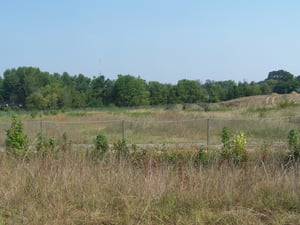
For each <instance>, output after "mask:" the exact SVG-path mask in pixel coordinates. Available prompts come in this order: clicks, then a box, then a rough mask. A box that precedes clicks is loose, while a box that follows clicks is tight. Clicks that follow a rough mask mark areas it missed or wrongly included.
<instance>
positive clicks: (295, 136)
mask: <svg viewBox="0 0 300 225" xmlns="http://www.w3.org/2000/svg"><path fill="white" fill-rule="evenodd" d="M16 121H19V120H18V118H13V120H12V124H14V123H15V122H16ZM19 125H22V123H19ZM13 127H14V126H12V128H13ZM18 131H20V130H18ZM16 133H17V134H18V135H19V136H23V135H25V134H24V132H23V131H22V130H21V132H16ZM9 134H10V132H8V133H7V138H8V137H9V136H8V135H9ZM220 139H222V142H223V148H222V149H221V150H218V149H214V148H204V147H200V148H199V147H197V146H189V147H188V148H184V147H180V146H176V147H174V146H171V147H170V146H167V145H162V146H154V147H150V146H145V147H138V146H136V145H129V144H127V142H126V140H119V141H117V142H116V143H112V145H109V144H110V143H108V140H107V138H106V137H105V135H103V134H98V135H97V136H96V137H95V139H94V146H93V147H91V149H90V150H89V151H87V152H85V151H77V150H73V149H72V148H71V147H70V146H69V145H68V137H67V136H66V135H64V137H62V139H61V140H54V139H51V138H47V137H45V136H42V135H41V134H39V135H38V138H37V141H36V142H35V143H34V145H33V144H31V145H30V146H29V147H28V148H27V147H26V148H23V149H20V155H22V156H24V154H23V153H24V152H27V153H28V152H29V151H30V152H31V154H27V156H30V157H22V158H20V157H19V154H18V155H17V156H16V155H14V154H5V153H1V154H0V165H1V170H0V177H1V185H0V196H1V203H0V224H30V225H34V224H58V225H59V224H64V225H66V224H154V225H155V224H224V225H225V224H237V225H238V224H256V225H259V224H275V225H277V224H278V225H279V224H299V223H300V201H299V197H300V183H299V166H300V164H299V161H298V160H297V159H298V158H296V156H297V153H295V152H297V151H298V149H299V132H298V131H297V130H291V131H290V132H289V133H288V134H287V143H288V151H285V149H281V150H278V149H276V151H275V149H273V147H272V146H268V145H262V146H257V148H255V149H252V150H251V151H248V150H247V149H246V145H245V144H246V141H247V136H246V134H245V133H244V132H242V131H240V132H237V133H235V132H233V131H230V130H229V129H228V128H223V132H222V134H220ZM22 140H23V139H14V141H12V143H13V146H15V145H16V146H17V143H14V142H21V143H22ZM224 152H226V153H224ZM7 153H10V150H9V148H8V151H7ZM245 154H246V157H245ZM291 154H292V155H293V158H292V159H291V160H287V159H289V156H290V155H291Z"/></svg>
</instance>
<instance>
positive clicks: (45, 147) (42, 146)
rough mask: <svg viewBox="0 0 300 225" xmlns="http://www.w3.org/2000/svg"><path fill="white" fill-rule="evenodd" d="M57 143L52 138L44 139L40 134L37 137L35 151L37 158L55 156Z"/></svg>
mask: <svg viewBox="0 0 300 225" xmlns="http://www.w3.org/2000/svg"><path fill="white" fill-rule="evenodd" d="M56 146H57V142H56V141H55V140H54V139H53V138H46V137H45V136H44V135H43V134H42V133H38V135H37V143H36V151H37V154H38V155H39V156H41V157H42V158H45V157H47V156H49V155H55V154H56V153H57V152H56V151H55V147H56Z"/></svg>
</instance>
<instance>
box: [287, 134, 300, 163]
mask: <svg viewBox="0 0 300 225" xmlns="http://www.w3.org/2000/svg"><path fill="white" fill-rule="evenodd" d="M299 135H300V132H299V130H295V129H292V130H290V131H289V133H288V136H287V138H288V149H289V150H290V155H289V158H290V159H293V160H298V159H299V157H300V136H299Z"/></svg>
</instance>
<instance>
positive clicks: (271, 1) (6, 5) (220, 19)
mask: <svg viewBox="0 0 300 225" xmlns="http://www.w3.org/2000/svg"><path fill="white" fill-rule="evenodd" d="M299 9H300V1H298V0H185V1H183V0H181V1H179V0H126V1H125V0H122V1H121V0H109V1H108V0H106V1H104V0H51V1H50V0H44V1H41V0H26V1H23V0H9V1H8V0H2V1H0V29H1V35H0V74H2V73H3V72H4V71H5V69H10V68H16V67H19V66H34V67H39V68H40V69H41V70H43V71H49V72H51V73H53V72H58V73H63V72H64V71H66V72H68V73H70V74H71V75H75V74H79V73H82V74H84V75H86V76H89V77H93V76H98V75H99V74H102V75H105V77H107V78H110V79H116V78H117V75H118V74H131V75H134V76H140V77H141V78H143V79H145V80H147V81H159V82H162V83H177V81H178V80H181V79H191V80H200V81H201V82H205V81H206V80H215V81H220V80H235V81H244V80H246V81H248V82H250V81H261V80H264V79H265V78H266V77H267V75H268V73H269V72H270V71H272V70H278V69H284V70H287V71H289V72H291V73H293V74H294V75H296V76H298V75H300V62H299V54H300V28H299V25H300V13H299Z"/></svg>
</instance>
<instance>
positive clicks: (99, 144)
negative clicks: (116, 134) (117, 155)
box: [90, 134, 109, 160]
mask: <svg viewBox="0 0 300 225" xmlns="http://www.w3.org/2000/svg"><path fill="white" fill-rule="evenodd" d="M94 144H95V147H94V148H93V150H92V151H91V154H90V156H91V159H93V160H99V159H101V158H102V157H103V156H104V155H105V153H106V152H107V151H108V149H109V145H108V140H107V138H106V136H105V135H103V134H98V135H97V136H96V139H95V140H94Z"/></svg>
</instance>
